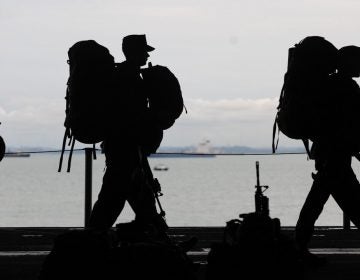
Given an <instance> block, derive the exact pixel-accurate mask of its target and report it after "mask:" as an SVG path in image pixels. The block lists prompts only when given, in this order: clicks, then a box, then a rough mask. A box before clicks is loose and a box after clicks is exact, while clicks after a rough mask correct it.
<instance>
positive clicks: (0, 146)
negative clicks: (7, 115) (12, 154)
mask: <svg viewBox="0 0 360 280" xmlns="http://www.w3.org/2000/svg"><path fill="white" fill-rule="evenodd" d="M0 124H1V123H0ZM5 150H6V146H5V141H4V139H3V138H2V137H1V136H0V161H1V160H2V159H3V158H4V155H5Z"/></svg>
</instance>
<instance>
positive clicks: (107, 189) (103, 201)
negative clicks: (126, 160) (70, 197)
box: [89, 167, 131, 230]
mask: <svg viewBox="0 0 360 280" xmlns="http://www.w3.org/2000/svg"><path fill="white" fill-rule="evenodd" d="M127 173H128V172H126V170H125V172H124V170H121V168H120V167H118V168H116V167H107V169H106V171H105V174H104V177H103V184H102V187H101V190H100V193H99V195H98V200H97V201H96V203H95V204H94V207H93V210H92V213H91V216H90V221H89V227H90V228H95V229H104V230H106V229H109V228H111V227H112V225H113V224H114V223H115V221H116V219H117V217H118V216H119V214H120V213H121V211H122V210H123V208H124V205H125V201H126V197H127V195H128V188H129V186H130V184H131V176H130V174H127Z"/></svg>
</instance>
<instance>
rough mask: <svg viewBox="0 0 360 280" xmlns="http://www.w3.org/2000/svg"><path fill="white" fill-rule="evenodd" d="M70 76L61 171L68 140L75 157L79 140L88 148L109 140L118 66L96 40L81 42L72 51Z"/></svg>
mask: <svg viewBox="0 0 360 280" xmlns="http://www.w3.org/2000/svg"><path fill="white" fill-rule="evenodd" d="M68 56H69V60H68V64H69V66H70V74H69V78H68V82H67V89H66V97H65V99H66V111H65V112H66V118H65V123H64V126H65V129H66V130H65V135H64V140H63V146H62V154H61V158H60V166H59V171H60V170H61V163H62V158H63V153H64V149H65V145H66V140H67V139H69V145H71V152H70V156H69V163H68V171H69V170H70V164H71V153H72V150H73V148H74V145H75V140H77V141H79V142H81V143H84V144H93V145H95V144H96V143H99V142H101V141H103V140H104V139H105V136H106V132H107V131H108V130H107V123H108V122H107V120H108V113H109V109H108V108H109V107H108V106H109V102H111V98H110V96H111V95H112V94H113V89H114V86H113V81H114V69H115V62H114V57H113V56H112V55H111V54H110V52H109V50H108V49H107V48H106V47H104V46H102V45H100V44H98V43H97V42H96V41H94V40H87V41H79V42H77V43H75V44H74V45H73V46H72V47H71V48H70V49H69V51H68Z"/></svg>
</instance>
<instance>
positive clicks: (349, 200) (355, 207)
mask: <svg viewBox="0 0 360 280" xmlns="http://www.w3.org/2000/svg"><path fill="white" fill-rule="evenodd" d="M337 172H338V173H339V174H338V179H337V181H336V185H335V184H334V185H333V189H332V195H333V197H334V199H335V201H336V202H337V204H338V205H339V206H340V208H341V209H342V210H343V211H344V213H346V215H348V216H349V218H350V220H351V221H352V222H353V223H354V224H355V226H356V227H357V228H359V229H360V184H359V181H358V180H357V178H356V175H355V173H354V171H353V170H352V168H351V165H346V166H345V168H342V169H340V168H339V169H338V170H337Z"/></svg>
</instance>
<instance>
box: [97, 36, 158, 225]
mask: <svg viewBox="0 0 360 280" xmlns="http://www.w3.org/2000/svg"><path fill="white" fill-rule="evenodd" d="M122 50H123V53H124V55H125V57H126V60H125V61H124V62H122V63H119V64H117V65H116V77H115V87H116V93H117V94H116V96H115V97H114V100H113V102H112V107H111V108H109V110H113V118H112V120H111V122H112V123H111V133H110V136H109V137H108V138H107V139H106V140H105V141H104V142H103V149H104V152H105V157H106V172H105V174H104V178H103V185H102V188H101V191H100V193H99V196H98V200H97V201H96V203H95V205H94V208H93V211H92V214H91V217H90V228H95V229H104V230H106V229H109V228H110V227H111V226H112V225H113V224H114V222H115V221H116V219H117V217H118V216H119V214H120V213H121V211H122V209H123V207H124V204H125V201H126V200H127V201H128V202H129V204H130V206H131V207H132V209H133V210H134V212H135V214H136V217H135V222H136V223H137V224H138V225H140V226H142V225H143V226H146V225H153V224H156V223H157V222H158V218H159V217H158V214H157V210H156V206H155V198H154V194H153V192H152V190H151V188H149V186H148V184H147V182H146V180H147V179H146V174H145V173H146V172H145V171H144V163H145V164H148V163H147V158H146V155H144V152H143V146H144V143H146V142H147V136H148V133H149V131H151V129H149V127H151V125H152V124H151V117H149V110H148V102H147V97H146V95H145V89H144V84H143V80H142V78H141V76H140V67H141V66H143V65H145V64H146V61H147V59H148V57H149V54H148V52H151V51H153V50H154V48H153V47H151V46H149V45H147V42H146V37H145V35H129V36H126V37H124V38H123V44H122ZM161 137H162V131H161V136H160V138H159V139H158V141H160V142H161ZM160 142H159V143H158V144H155V146H156V145H159V144H160Z"/></svg>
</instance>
